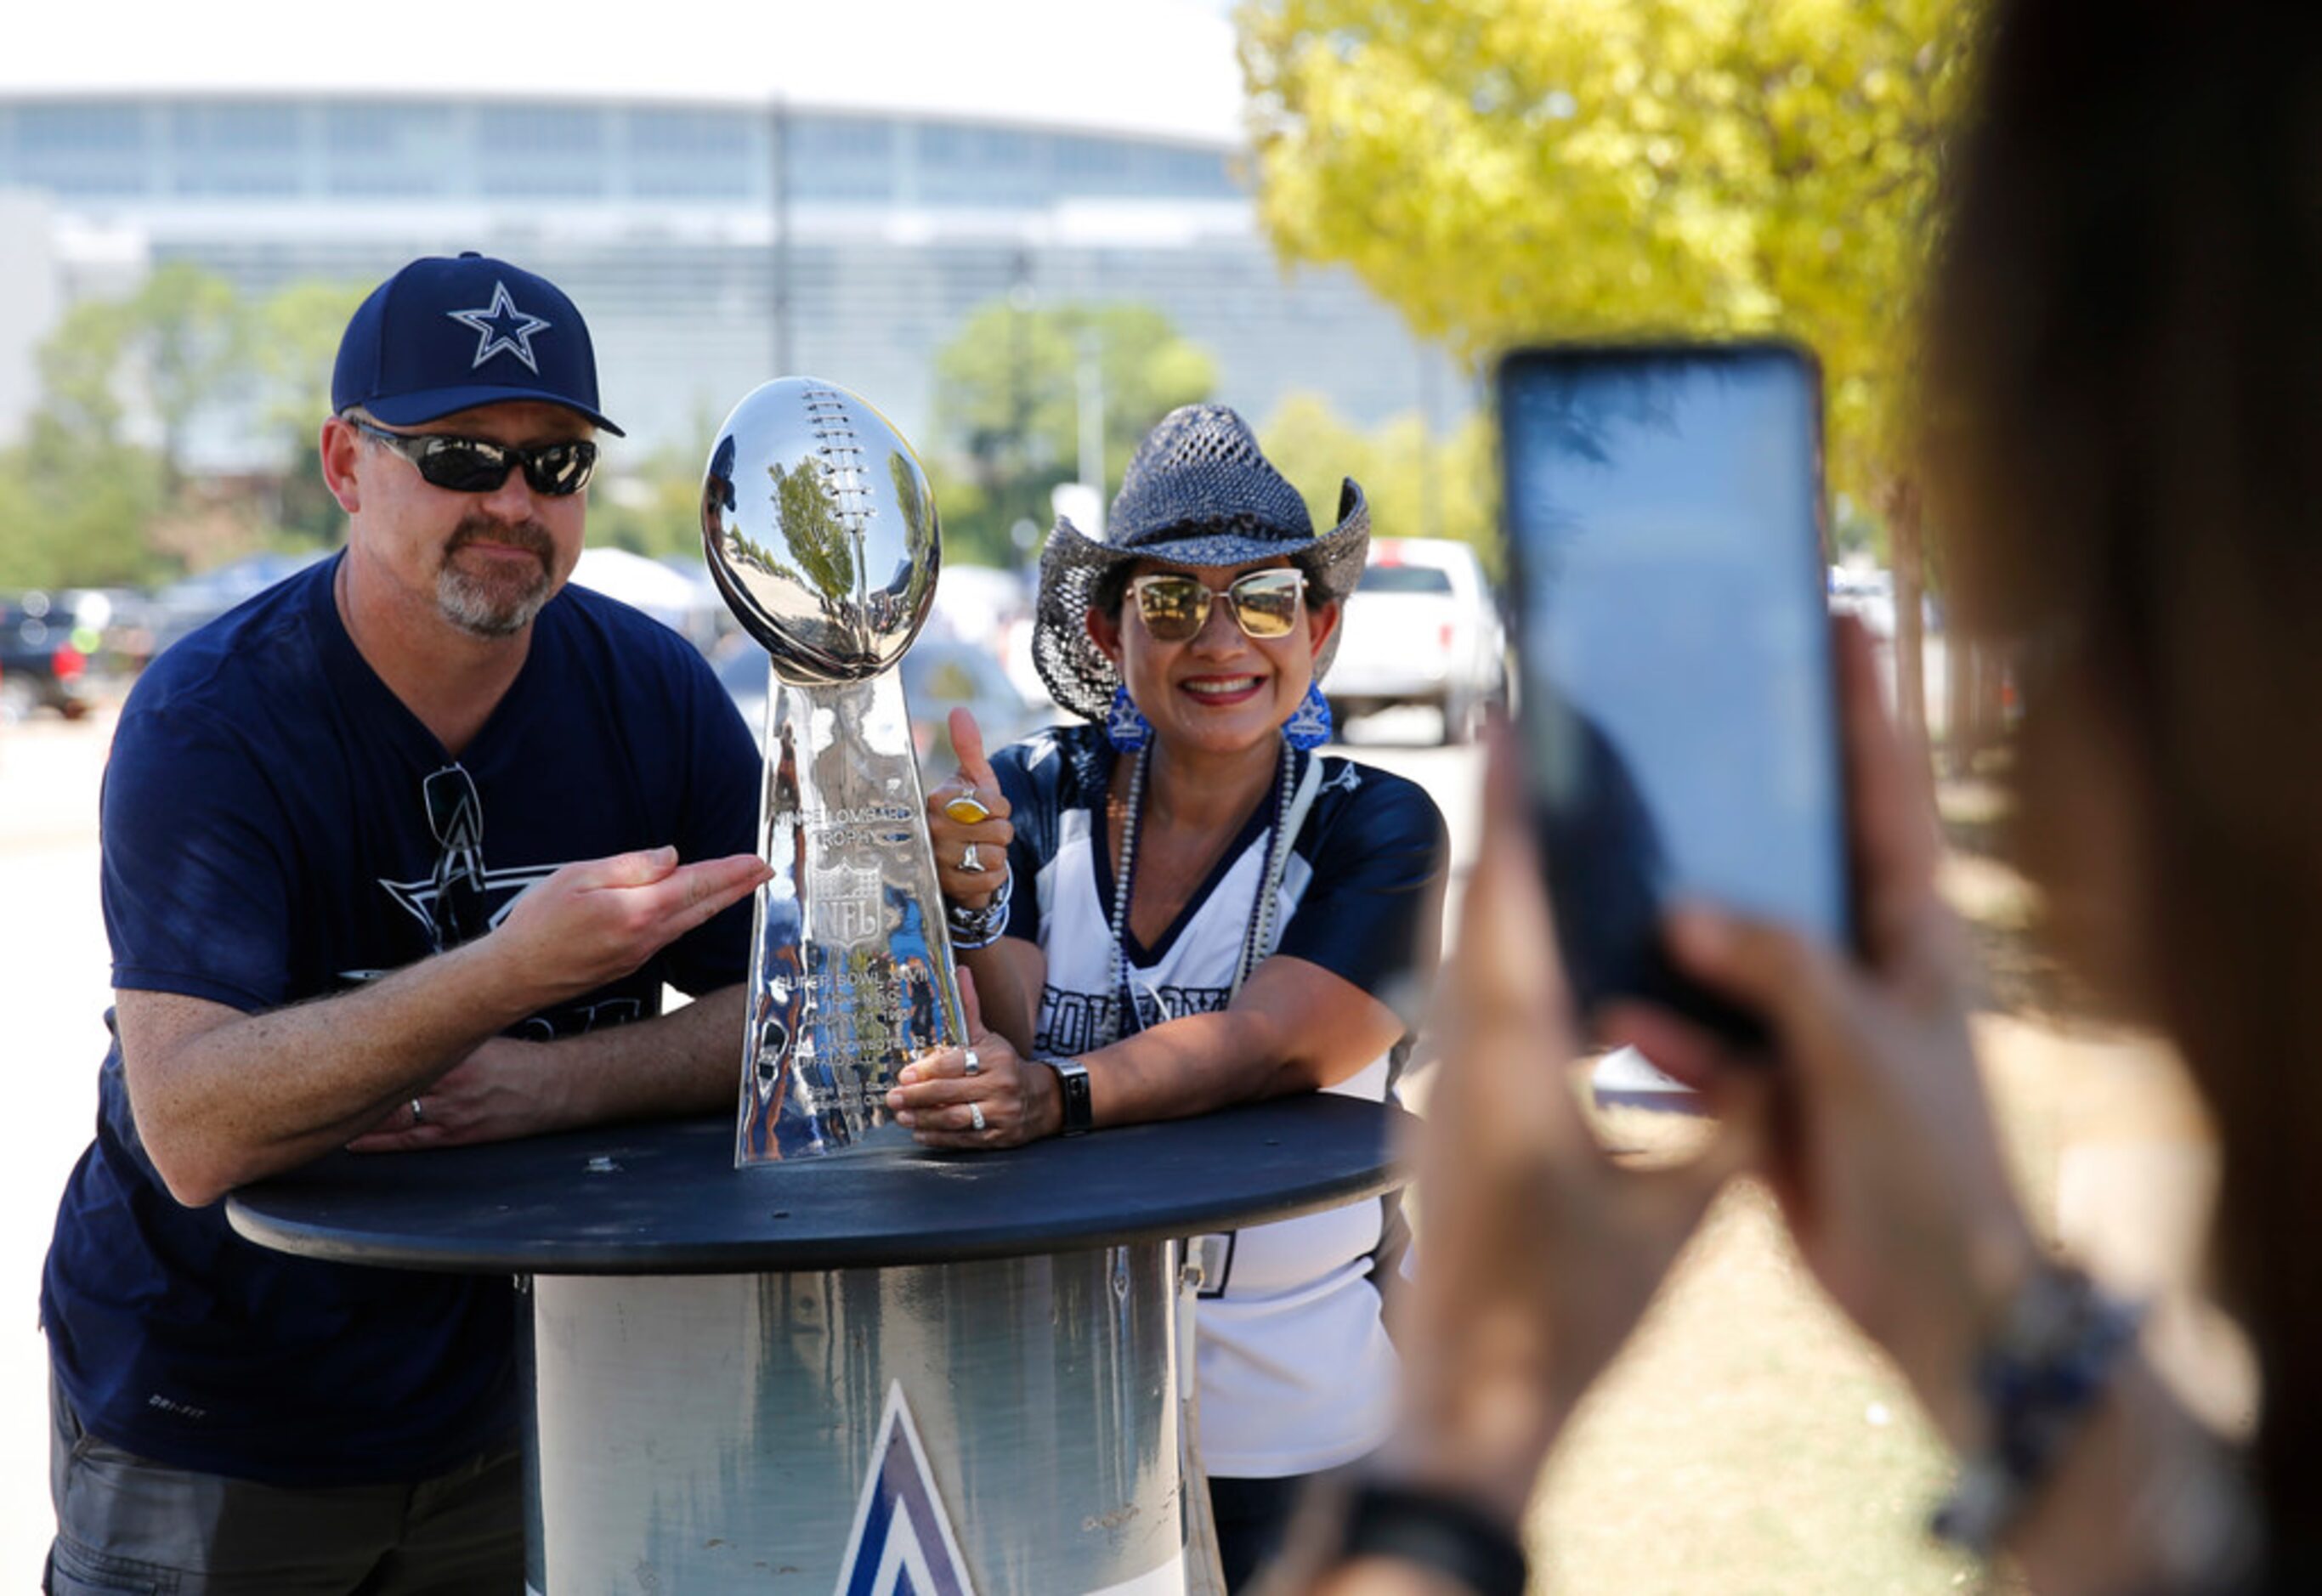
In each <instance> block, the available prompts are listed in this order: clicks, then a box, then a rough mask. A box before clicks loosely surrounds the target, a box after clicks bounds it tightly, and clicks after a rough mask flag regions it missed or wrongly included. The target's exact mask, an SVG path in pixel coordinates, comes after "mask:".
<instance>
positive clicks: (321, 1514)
mask: <svg viewBox="0 0 2322 1596" xmlns="http://www.w3.org/2000/svg"><path fill="white" fill-rule="evenodd" d="M49 1415H50V1436H49V1490H50V1495H51V1496H52V1497H53V1498H54V1499H55V1501H56V1508H57V1538H56V1541H55V1544H54V1545H53V1546H51V1547H50V1551H49V1570H48V1575H47V1578H46V1579H45V1580H44V1581H43V1582H42V1585H41V1589H43V1590H45V1591H49V1592H50V1593H51V1596H90V1593H95V1592H104V1593H105V1596H114V1593H117V1592H121V1591H137V1592H151V1593H152V1596H261V1593H262V1596H417V1593H419V1592H423V1591H429V1592H442V1593H443V1596H471V1593H473V1596H492V1593H493V1592H506V1593H507V1596H517V1593H518V1592H520V1591H522V1590H523V1589H524V1509H523V1505H522V1500H521V1498H522V1494H523V1473H524V1471H523V1466H522V1464H521V1462H520V1460H519V1459H518V1457H517V1453H516V1452H515V1451H514V1450H513V1449H510V1450H507V1451H505V1452H500V1453H497V1454H495V1455H491V1456H489V1457H482V1458H478V1459H477V1460H476V1461H474V1462H473V1463H471V1464H463V1465H462V1466H461V1467H459V1468H456V1469H453V1470H452V1471H450V1472H449V1473H443V1474H439V1475H437V1476H436V1477H435V1478H434V1479H432V1480H424V1481H421V1482H419V1483H417V1484H416V1485H355V1486H333V1487H327V1488H322V1489H315V1490H303V1489H297V1488H291V1487H284V1486H278V1485H261V1484H258V1483H256V1482H252V1481H248V1480H232V1479H227V1478H225V1477H224V1476H223V1475H219V1474H205V1473H194V1472H192V1471H190V1470H187V1469H173V1468H169V1467H168V1466H166V1465H164V1464H158V1463H153V1462H151V1461H149V1460H148V1459H145V1458H142V1457H139V1456H136V1455H134V1454H132V1453H128V1452H123V1451H122V1450H121V1449H120V1448H119V1447H117V1446H108V1445H107V1444H106V1443H105V1442H103V1441H100V1440H98V1439H97V1438H96V1436H92V1435H89V1434H87V1432H86V1431H84V1430H83V1429H82V1428H81V1427H80V1421H79V1420H78V1418H76V1417H74V1414H73V1411H72V1409H71V1406H70V1405H69V1403H68V1402H67V1401H66V1400H65V1398H64V1393H63V1392H62V1391H59V1389H58V1388H57V1384H56V1382H55V1379H54V1378H53V1377H51V1378H50V1382H49Z"/></svg>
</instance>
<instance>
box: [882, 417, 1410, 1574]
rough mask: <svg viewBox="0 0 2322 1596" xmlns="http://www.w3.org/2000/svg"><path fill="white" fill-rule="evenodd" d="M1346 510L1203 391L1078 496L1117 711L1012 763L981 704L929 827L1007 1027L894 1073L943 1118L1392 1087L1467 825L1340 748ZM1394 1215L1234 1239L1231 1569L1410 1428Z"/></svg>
mask: <svg viewBox="0 0 2322 1596" xmlns="http://www.w3.org/2000/svg"><path fill="white" fill-rule="evenodd" d="M1339 514H1340V522H1339V526H1338V527H1337V528H1336V529H1335V530H1333V531H1331V532H1330V533H1327V534H1322V535H1320V536H1317V535H1316V534H1315V533H1314V530H1313V524H1312V520H1311V519H1310V518H1309V516H1308V515H1307V511H1306V506H1305V504H1304V501H1303V500H1302V499H1301V498H1300V497H1299V495H1298V493H1297V491H1296V490H1295V489H1294V488H1292V487H1291V486H1290V484H1289V483H1288V482H1286V481H1284V479H1283V478H1282V476H1281V474H1280V473H1279V472H1277V471H1275V469H1274V468H1273V467H1272V466H1271V465H1270V464H1268V463H1267V461H1266V458H1265V456H1264V455H1263V454H1261V453H1260V452H1259V451H1258V448H1257V440H1256V439H1255V438H1253V437H1252V436H1251V435H1250V432H1249V428H1248V425H1247V424H1245V423H1244V422H1243V421H1242V419H1241V417H1240V416H1239V415H1235V414H1234V413H1233V412H1232V411H1230V410H1228V409H1225V408H1223V407H1221V406H1186V407H1185V408H1184V409H1181V410H1178V411H1175V412H1174V413H1173V414H1171V415H1169V416H1167V417H1166V418H1165V419H1164V420H1163V421H1162V422H1161V424H1160V425H1158V426H1157V427H1156V428H1155V429H1154V431H1153V433H1152V434H1151V435H1150V436H1149V437H1147V439H1146V440H1145V442H1144V443H1143V444H1142V445H1141V446H1140V447H1139V448H1138V451H1137V455H1136V457H1135V458H1134V459H1133V460H1131V461H1130V462H1129V470H1128V474H1127V477H1126V479H1125V480H1124V481H1123V483H1122V486H1121V489H1120V497H1119V498H1118V499H1116V500H1115V501H1114V503H1113V510H1112V518H1111V525H1110V526H1109V528H1108V535H1107V537H1106V538H1105V540H1104V541H1102V542H1099V541H1097V540H1094V539H1092V538H1089V537H1087V536H1085V535H1084V534H1082V533H1081V532H1080V531H1079V530H1078V529H1077V528H1075V527H1074V525H1073V524H1071V523H1070V522H1069V521H1064V520H1059V521H1058V523H1057V524H1056V532H1055V534H1054V535H1053V536H1051V537H1050V539H1049V540H1048V546H1047V552H1045V553H1044V554H1043V556H1042V558H1041V561H1040V598H1039V612H1038V619H1037V622H1036V634H1035V640H1034V643H1033V654H1034V658H1035V659H1036V660H1037V661H1038V665H1039V669H1040V673H1041V675H1042V677H1043V678H1044V679H1046V680H1047V683H1048V686H1049V688H1050V689H1051V690H1052V691H1053V692H1054V693H1055V694H1056V702H1057V703H1059V704H1061V705H1063V706H1064V707H1065V708H1067V709H1070V710H1072V711H1074V713H1075V714H1077V715H1079V716H1082V717H1083V720H1084V721H1085V722H1086V723H1088V724H1085V725H1074V726H1067V727H1060V728H1055V729H1051V730H1049V731H1047V732H1043V733H1041V734H1038V735H1037V736H1034V737H1032V738H1030V739H1028V740H1027V741H1025V742H1022V743H1016V744H1014V745H1012V746H1010V747H1009V748H1005V749H1002V750H1001V751H999V752H997V753H996V754H994V755H993V756H992V759H991V760H990V761H989V762H986V761H985V760H984V758H983V747H982V741H981V738H980V737H979V736H978V735H977V734H976V731H975V727H974V723H973V721H972V720H970V719H969V718H968V717H967V716H966V715H965V713H964V711H955V712H954V716H953V737H954V743H955V746H956V747H957V748H958V750H959V752H960V756H961V767H962V769H961V773H960V775H959V777H958V779H957V780H954V781H952V782H950V783H947V784H946V785H945V786H943V787H940V788H938V789H936V790H935V792H934V793H933V794H931V795H930V798H929V801H928V809H929V831H930V833H931V834H932V836H933V839H934V843H935V852H936V858H937V865H938V868H939V870H940V872H941V877H942V881H943V889H944V892H945V896H946V898H947V899H948V905H947V907H948V908H949V911H950V916H951V923H952V935H953V939H954V946H955V948H956V949H958V950H959V951H960V953H961V959H962V962H963V964H964V966H965V968H966V969H967V971H969V972H970V974H971V977H972V983H973V987H974V994H975V997H976V998H977V999H979V1000H980V1001H979V1003H978V1005H977V1007H978V1008H979V1009H980V1012H981V1015H982V1016H983V1018H984V1019H985V1020H988V1021H989V1023H990V1026H991V1031H990V1032H989V1033H982V1034H978V1035H976V1037H975V1046H974V1048H973V1049H971V1050H958V1049H955V1050H950V1051H948V1052H946V1053H936V1054H932V1055H930V1056H928V1058H926V1059H923V1060H921V1061H919V1062H917V1063H915V1064H913V1065H911V1066H910V1067H909V1068H907V1069H906V1070H905V1071H904V1072H902V1076H901V1081H902V1084H900V1086H899V1087H898V1088H897V1089H896V1091H895V1094H894V1096H893V1098H892V1099H891V1101H892V1103H893V1105H894V1107H895V1108H897V1110H898V1111H899V1114H900V1117H901V1118H902V1119H903V1121H904V1123H906V1124H908V1125H910V1126H911V1127H912V1129H913V1131H914V1132H915V1134H916V1135H918V1136H919V1140H921V1141H922V1142H925V1143H928V1144H929V1145H936V1146H946V1147H1001V1146H1010V1145H1016V1144H1018V1143H1020V1142H1024V1141H1028V1140H1031V1139H1033V1138H1035V1137H1038V1136H1046V1135H1060V1134H1061V1135H1074V1134H1077V1133H1079V1132H1081V1131H1084V1130H1089V1129H1094V1128H1102V1127H1103V1126H1111V1125H1124V1124H1133V1123H1136V1122H1138V1121H1140V1120H1150V1119H1168V1118H1177V1117H1184V1116H1187V1115H1194V1114H1200V1113H1203V1112H1205V1111H1207V1110H1209V1109H1212V1108H1222V1107H1225V1106H1227V1105H1229V1104H1233V1103H1239V1102H1246V1101H1248V1100H1251V1099H1257V1098H1266V1097H1273V1096H1276V1095H1279V1094H1283V1093H1287V1092H1294V1091H1308V1090H1334V1091H1340V1092H1346V1093H1349V1094H1352V1095H1356V1096H1360V1097H1366V1098H1369V1099H1383V1098H1384V1097H1385V1095H1386V1092H1387V1090H1388V1089H1389V1087H1390V1086H1391V1084H1392V1082H1393V1081H1394V1075H1395V1073H1396V1072H1397V1071H1398V1070H1399V1069H1400V1067H1401V1065H1402V1063H1403V1057H1404V1055H1405V1053H1406V1052H1407V1051H1408V1048H1409V1045H1410V1040H1411V1035H1410V1034H1411V1028H1412V1025H1413V1024H1414V1023H1415V1018H1416V1007H1417V1005H1418V1004H1419V1003H1420V1002H1421V1001H1422V999H1423V995H1424V992H1425V990H1426V988H1427V986H1428V984H1429V982H1430V980H1431V978H1432V976H1433V973H1434V968H1435V959H1436V953H1437V945H1438V939H1439V935H1440V917H1441V905H1442V890H1443V877H1444V859H1445V852H1446V849H1445V841H1444V831H1443V824H1442V818H1441V816H1440V815H1438V814H1437V812H1436V809H1435V806H1434V804H1433V803H1432V802H1431V801H1430V800H1429V798H1428V797H1427V795H1426V794H1425V793H1424V792H1422V790H1421V789H1419V788H1418V787H1416V786H1415V785H1413V784H1412V783H1411V782H1409V781H1405V780H1402V779H1401V778H1399V777H1396V776H1392V775H1389V774H1387V773H1385V771H1376V770H1371V769H1367V768H1366V767H1364V766H1361V765H1358V764H1355V763H1353V762H1349V761H1346V760H1340V759H1336V758H1326V757H1323V756H1322V755H1321V754H1320V753H1318V752H1313V749H1314V748H1315V745H1316V744H1318V743H1321V742H1322V741H1323V740H1324V738H1325V737H1327V735H1328V734H1329V730H1330V722H1329V711H1328V709H1327V708H1326V707H1324V704H1323V701H1322V698H1321V693H1320V691H1319V690H1318V689H1317V688H1316V686H1315V683H1316V681H1317V679H1319V678H1320V677H1321V675H1322V673H1323V672H1324V671H1325V670H1328V669H1329V667H1330V656H1331V654H1332V652H1334V650H1335V648H1336V646H1337V643H1338V625H1339V613H1340V611H1339V606H1340V601H1341V600H1342V599H1343V598H1344V597H1346V594H1347V593H1348V590H1349V589H1350V588H1352V587H1353V586H1354V584H1355V581H1356V579H1357V578H1358V577H1359V576H1360V575H1361V573H1362V569H1363V561H1364V556H1365V553H1366V551H1367V547H1368V544H1369V538H1370V522H1369V513H1368V511H1367V508H1366V506H1365V505H1364V503H1363V497H1362V490H1361V489H1360V488H1358V487H1356V485H1355V484H1354V483H1353V482H1352V481H1349V482H1348V483H1347V484H1346V486H1345V489H1344V492H1343V495H1342V497H1341V499H1340V505H1339ZM964 984H965V983H964ZM971 1029H972V1030H975V1031H978V1032H979V1033H981V1026H971ZM1391 1218H1392V1216H1391V1215H1390V1214H1389V1213H1388V1212H1387V1211H1386V1209H1385V1207H1384V1205H1382V1204H1381V1203H1379V1202H1376V1201H1368V1202H1363V1203H1358V1204H1354V1205H1351V1206H1349V1207H1347V1208H1337V1209H1333V1210H1330V1211H1329V1212H1326V1213H1321V1214H1317V1215H1312V1216H1310V1217H1308V1218H1302V1219H1294V1220H1291V1221H1287V1222H1285V1223H1282V1224H1276V1225H1267V1226H1262V1227H1255V1228H1252V1229H1248V1230H1244V1231H1241V1232H1239V1233H1237V1234H1236V1235H1233V1236H1214V1237H1207V1238H1204V1240H1203V1242H1202V1246H1201V1248H1200V1253H1201V1259H1202V1266H1203V1272H1204V1281H1203V1285H1202V1303H1201V1336H1200V1373H1201V1390H1202V1458H1203V1461H1204V1464H1206V1466H1207V1468H1208V1470H1209V1473H1210V1474H1211V1500H1212V1502H1213V1504H1214V1505H1215V1507H1216V1509H1217V1514H1216V1516H1217V1520H1218V1529H1219V1539H1220V1547H1221V1549H1222V1550H1223V1552H1224V1555H1225V1564H1226V1574H1227V1579H1228V1582H1229V1583H1230V1584H1239V1582H1241V1581H1242V1580H1243V1579H1244V1578H1245V1577H1247V1575H1248V1573H1249V1571H1250V1570H1251V1569H1252V1568H1253V1567H1254V1565H1255V1564H1257V1561H1258V1560H1259V1558H1260V1557H1261V1556H1262V1555H1264V1553H1265V1552H1266V1550H1268V1549H1269V1547H1270V1546H1271V1544H1272V1542H1273V1540H1274V1538H1275V1535H1276V1534H1277V1532H1278V1526H1279V1523H1280V1521H1281V1518H1282V1516H1283V1514H1284V1512H1286V1509H1287V1507H1288V1504H1289V1501H1290V1500H1291V1498H1292V1496H1293V1495H1294V1491H1295V1486H1296V1482H1297V1480H1298V1478H1299V1477H1300V1476H1303V1475H1305V1474H1309V1473H1315V1472H1318V1471H1321V1470H1323V1469H1329V1468H1333V1467H1336V1466H1338V1465H1339V1464H1345V1463H1348V1462H1349V1461H1351V1460H1353V1459H1355V1458H1357V1457H1359V1456H1361V1455H1365V1454H1367V1453H1368V1452H1370V1451H1371V1450H1373V1449H1374V1448H1375V1447H1376V1446H1378V1445H1379V1443H1380V1442H1381V1441H1382V1440H1384V1439H1385V1435H1386V1430H1387V1427H1388V1424H1389V1422H1390V1419H1391V1414H1392V1396H1393V1390H1394V1349H1393V1347H1392V1346H1391V1345H1390V1344H1389V1343H1388V1341H1387V1338H1386V1334H1385V1330H1384V1328H1383V1327H1381V1325H1380V1320H1379V1295H1378V1290H1377V1289H1376V1285H1375V1284H1374V1281H1373V1278H1372V1277H1373V1275H1374V1272H1376V1271H1377V1270H1378V1268H1379V1266H1380V1258H1381V1254H1382V1252H1383V1250H1384V1249H1385V1244H1386V1241H1387V1239H1388V1236H1389V1234H1390V1232H1391V1231H1392V1230H1393V1229H1394V1226H1393V1225H1392V1223H1391Z"/></svg>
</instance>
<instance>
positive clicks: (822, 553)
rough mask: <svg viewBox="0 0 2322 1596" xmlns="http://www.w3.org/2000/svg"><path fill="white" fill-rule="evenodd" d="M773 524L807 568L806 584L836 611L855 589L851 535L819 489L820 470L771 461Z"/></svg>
mask: <svg viewBox="0 0 2322 1596" xmlns="http://www.w3.org/2000/svg"><path fill="white" fill-rule="evenodd" d="M766 475H767V476H769V477H771V478H772V479H773V482H774V524H775V525H776V526H779V527H781V528H782V541H783V542H784V543H788V544H790V546H791V554H792V555H794V556H795V557H796V558H797V560H798V562H799V569H800V570H801V571H803V572H805V573H806V579H807V585H808V586H809V588H812V589H813V590H814V592H815V594H816V596H817V597H819V598H820V599H821V600H822V606H823V609H824V611H825V612H826V613H827V614H832V615H834V616H835V615H836V613H837V611H838V609H839V606H843V605H845V604H846V601H847V600H848V599H849V598H851V597H854V594H855V539H854V537H853V536H852V535H851V534H849V533H848V530H847V527H846V523H845V522H844V521H843V520H841V519H840V517H839V515H838V512H837V511H836V509H834V508H832V507H831V503H830V496H829V494H828V493H827V492H826V491H825V490H824V488H823V484H822V473H821V472H820V471H818V470H816V469H815V468H814V467H812V466H810V465H805V464H800V465H791V466H784V465H771V466H768V467H767V468H766Z"/></svg>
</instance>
